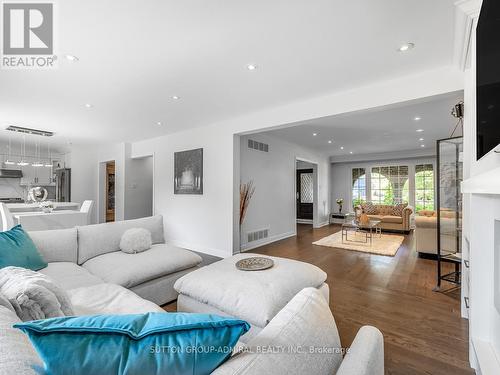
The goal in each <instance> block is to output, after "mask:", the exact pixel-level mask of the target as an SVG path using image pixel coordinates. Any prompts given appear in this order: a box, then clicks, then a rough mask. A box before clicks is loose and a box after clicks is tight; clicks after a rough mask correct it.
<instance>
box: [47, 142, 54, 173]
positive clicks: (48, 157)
mask: <svg viewBox="0 0 500 375" xmlns="http://www.w3.org/2000/svg"><path fill="white" fill-rule="evenodd" d="M47 160H48V161H47V163H45V166H46V167H47V168H52V167H53V165H52V155H51V154H50V143H49V142H48V141H47Z"/></svg>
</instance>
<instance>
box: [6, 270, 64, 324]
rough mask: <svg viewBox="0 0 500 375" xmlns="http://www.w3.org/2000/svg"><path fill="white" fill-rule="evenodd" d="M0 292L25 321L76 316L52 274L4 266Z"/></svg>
mask: <svg viewBox="0 0 500 375" xmlns="http://www.w3.org/2000/svg"><path fill="white" fill-rule="evenodd" d="M0 293H1V294H3V295H4V296H5V297H6V298H7V299H8V300H9V302H10V303H11V305H12V307H14V310H15V311H16V314H17V316H18V317H19V319H21V320H22V321H28V320H38V319H46V318H55V317H58V316H65V315H73V307H72V305H71V301H70V299H69V297H68V295H67V294H66V292H65V291H64V290H63V289H61V288H60V287H59V286H57V285H56V283H55V282H54V281H52V279H51V278H49V277H48V276H45V275H43V274H41V273H38V272H35V271H32V270H29V269H26V268H21V267H5V268H2V269H0Z"/></svg>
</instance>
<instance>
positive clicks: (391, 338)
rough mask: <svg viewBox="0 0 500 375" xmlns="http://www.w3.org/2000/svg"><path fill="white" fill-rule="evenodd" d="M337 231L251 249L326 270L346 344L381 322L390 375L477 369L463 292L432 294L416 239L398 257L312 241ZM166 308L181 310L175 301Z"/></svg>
mask: <svg viewBox="0 0 500 375" xmlns="http://www.w3.org/2000/svg"><path fill="white" fill-rule="evenodd" d="M338 230H340V226H336V225H330V226H326V227H323V228H320V229H315V230H313V229H312V228H311V226H310V225H298V227H297V236H296V237H291V238H288V239H285V240H282V241H279V242H275V243H273V244H270V245H266V246H263V247H260V248H258V249H255V250H253V251H252V252H254V253H260V254H266V255H273V256H280V257H285V258H293V259H297V260H302V261H305V262H309V263H312V264H315V265H317V266H318V267H320V268H322V269H323V270H324V271H325V272H326V273H327V274H328V280H327V283H328V284H329V285H330V307H331V309H332V312H333V315H334V316H335V320H336V322H337V325H338V329H339V333H340V337H341V340H342V345H343V346H344V347H348V346H349V345H350V344H351V342H352V340H353V339H354V336H355V335H356V332H357V331H358V329H359V328H360V327H361V326H363V325H367V324H368V325H373V326H376V327H377V328H379V329H380V330H381V331H382V333H383V334H384V343H385V367H386V374H401V375H412V374H432V375H441V374H454V375H459V374H473V373H474V372H473V370H471V369H470V368H469V363H468V338H467V337H468V336H467V321H466V320H464V319H462V318H460V291H459V290H456V289H455V290H452V291H449V292H447V293H436V292H433V291H432V288H433V287H434V286H435V284H436V280H435V278H436V266H435V261H434V260H431V259H423V258H419V257H418V255H417V253H416V252H415V251H414V250H412V249H413V236H412V235H408V236H405V241H404V243H403V246H402V247H401V248H400V249H399V251H398V253H397V254H396V256H395V257H386V256H378V255H370V254H365V253H360V252H355V251H349V250H343V249H336V248H329V247H322V246H316V245H312V242H313V241H316V240H318V239H320V238H322V237H324V236H327V235H329V234H331V233H334V232H336V231H338ZM450 287H451V285H450ZM165 308H166V310H170V311H172V310H175V304H171V305H168V306H166V307H165Z"/></svg>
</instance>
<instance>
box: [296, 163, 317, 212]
mask: <svg viewBox="0 0 500 375" xmlns="http://www.w3.org/2000/svg"><path fill="white" fill-rule="evenodd" d="M296 186H297V219H304V220H312V218H313V191H314V189H313V170H312V169H299V170H297V184H296Z"/></svg>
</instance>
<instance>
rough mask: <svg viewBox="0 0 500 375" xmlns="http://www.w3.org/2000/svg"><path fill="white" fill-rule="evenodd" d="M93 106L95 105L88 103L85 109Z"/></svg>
mask: <svg viewBox="0 0 500 375" xmlns="http://www.w3.org/2000/svg"><path fill="white" fill-rule="evenodd" d="M93 106H94V105H93V104H90V103H86V104H85V107H86V108H92V107H93Z"/></svg>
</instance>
